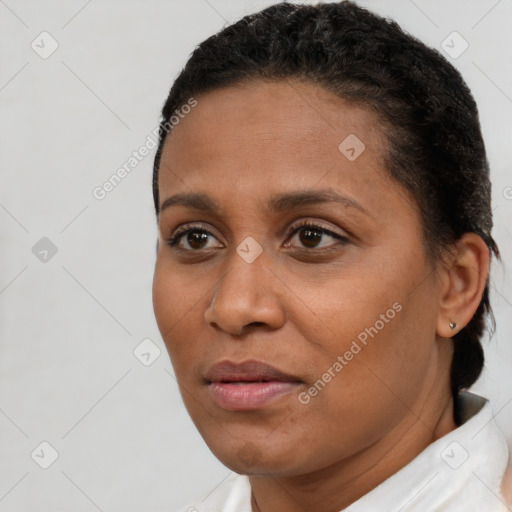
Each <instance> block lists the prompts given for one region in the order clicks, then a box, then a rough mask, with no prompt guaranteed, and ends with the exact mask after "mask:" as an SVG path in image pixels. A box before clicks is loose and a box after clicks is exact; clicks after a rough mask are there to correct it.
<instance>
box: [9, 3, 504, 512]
mask: <svg viewBox="0 0 512 512" xmlns="http://www.w3.org/2000/svg"><path fill="white" fill-rule="evenodd" d="M271 3H272V2H267V1H254V0H253V1H240V0H208V1H207V0H187V1H158V0H145V1H142V0H140V1H135V0H132V1H125V2H121V1H118V2H115V1H113V0H102V1H100V0H92V1H91V0H89V1H82V0H80V1H78V0H73V1H70V0H66V1H64V0H61V1H55V0H54V1H45V2H37V1H35V0H33V1H28V0H5V1H4V0H0V40H1V45H0V63H1V68H0V105H1V112H0V144H1V151H2V160H1V162H2V163H1V166H0V173H1V184H2V185H1V188H0V226H1V230H0V237H1V238H0V243H1V244H2V251H1V264H0V334H1V337H0V350H1V357H0V508H1V510H2V511H4V512H10V511H15V510H16V511H26V512H29V511H30V512H32V511H34V512H35V511H38V512H45V511H52V512H57V511H67V512H69V511H70V510H73V511H76V512H82V511H83V512H86V511H95V510H101V511H104V512H110V511H123V512H135V511H145V512H147V511H162V512H163V511H173V510H176V509H177V508H178V507H179V506H180V505H182V504H184V503H186V502H187V501H189V500H191V499H192V498H195V497H200V496H201V495H203V494H205V493H207V492H208V491H209V490H210V489H211V488H212V487H214V486H216V485H218V483H219V482H220V481H221V480H222V479H223V478H224V477H225V476H226V475H227V474H229V471H228V470H227V469H226V468H224V467H223V466H222V465H221V464H220V463H219V462H218V461H217V460H216V459H215V458H214V457H213V456H212V455H211V454H210V452H209V451H208V449H207V447H206V446H205V444H204V443H203V441H202V439H201V438H200V437H199V435H198V434H197V433H196V430H195V428H194V427H193V424H192V422H191V421H190V419H189V418H188V416H187V414H186V412H185V409H184V407H183V405H182V404H181V400H180V397H179V393H178V390H177V385H176V382H175V380H174V378H173V372H172V368H171V366H170V363H169V360H168V356H167V353H166V352H165V347H164V345H163V343H162V341H161V339H160V336H159V332H158V329H157V326H156V323H155V320H154V317H153V310H152V304H151V282H152V272H153V265H154V259H155V241H156V236H157V231H156V224H155V218H154V213H153V204H152V196H151V170H152V169H151V167H152V162H153V156H154V150H152V151H151V153H150V155H148V156H147V157H146V158H144V159H143V160H142V161H141V162H140V163H138V165H137V166H136V167H135V168H134V169H133V170H132V171H131V172H130V174H128V175H127V176H126V177H125V178H124V180H123V181H122V182H121V183H120V184H119V185H118V186H117V187H116V188H115V189H114V190H112V191H111V192H109V193H108V194H107V195H106V197H105V198H104V199H103V200H98V199H96V198H95V197H94V196H93V193H92V192H93V190H94V188H95V187H97V186H101V184H102V183H104V182H105V181H106V180H107V179H108V178H109V177H110V176H111V175H112V174H113V173H114V172H116V170H117V169H118V168H119V167H120V166H121V165H123V164H124V163H125V162H126V161H127V159H128V158H129V157H130V156H131V154H132V152H133V151H134V150H137V149H138V148H139V147H140V146H141V145H142V144H144V142H145V141H146V138H147V136H148V135H149V134H150V133H151V132H152V130H153V129H154V128H155V126H156V125H157V122H158V118H159V109H160V108H161V105H162V103H163V101H164V99H165V97H166V95H167V92H168V90H169V88H170V85H171V83H172V80H173V78H174V77H175V76H176V74H177V73H178V71H179V70H180V68H181V67H182V66H183V65H184V64H185V61H186V59H187V57H188V55H189V53H190V52H191V51H192V49H193V48H194V46H195V45H196V44H197V43H199V42H200V41H201V40H203V39H204V38H206V37H207V36H209V35H211V34H213V33H214V32H216V31H217V30H219V29H220V28H221V27H222V26H223V25H224V24H225V23H226V22H231V21H234V20H236V19H238V18H239V17H241V16H242V15H244V14H247V13H249V12H254V11H256V10H259V9H260V8H262V7H264V6H267V5H270V4H271ZM359 3H361V4H362V5H366V6H369V7H371V8H373V9H374V10H375V11H376V12H378V13H381V14H384V15H387V16H390V17H392V18H394V19H396V20H397V21H398V22H399V23H400V24H401V25H402V26H403V27H404V28H405V29H406V30H409V31H410V32H412V33H413V34H414V35H416V36H417V37H419V38H420V39H422V40H423V41H425V42H426V43H428V44H429V45H431V46H434V47H436V48H438V49H440V45H441V43H442V41H444V40H445V39H446V38H447V36H449V34H451V33H452V32H453V31H457V32H459V33H460V34H461V35H462V37H463V38H464V39H465V40H466V41H467V42H468V43H469V48H468V49H467V50H466V51H465V52H464V53H463V54H462V55H460V56H459V57H457V58H452V57H449V58H450V59H451V61H452V62H453V63H454V64H455V65H456V67H457V68H458V69H459V70H460V71H461V72H462V74H463V76H464V77H465V79H466V81H467V83H468V85H469V86H470V88H471V90H472V92H473V94H474V96H475V99H476V101H477V103H478V105H479V108H480V113H481V121H482V127H483V132H484V137H485V140H486V144H487V150H488V155H489V159H490V163H491V167H492V180H493V193H494V197H493V207H494V214H495V237H496V239H497V241H498V244H499V246H500V248H501V251H502V255H503V264H499V265H497V266H494V269H493V271H494V278H493V303H494V307H495V312H496V318H497V323H498V328H497V332H496V335H495V336H494V338H493V339H492V341H491V342H490V343H488V342H487V340H486V342H485V346H486V353H487V364H486V369H485V372H484V375H483V377H482V378H481V379H480V381H479V382H478V383H477V385H476V386H475V387H474V389H475V391H477V392H479V393H481V394H484V395H485V396H487V397H489V398H490V399H491V400H492V403H493V407H494V411H495V413H496V421H497V422H498V424H499V425H500V426H501V428H502V430H503V431H504V433H505V434H506V436H507V439H508V441H509V443H511V444H512V421H511V420H512V403H511V401H512V389H511V388H512V386H511V384H512V377H511V371H510V370H511V368H512V344H511V342H510V337H511V336H510V335H511V331H512V294H511V292H510V289H511V277H510V272H509V263H510V261H511V258H512V236H511V228H510V219H511V218H512V216H511V214H512V188H510V187H512V174H511V172H510V162H511V161H512V158H511V157H512V154H511V153H512V143H511V142H512V140H511V126H512V66H511V57H512V50H511V48H512V32H511V31H510V30H509V28H510V23H511V21H512V0H500V1H496V0H473V1H467V0H464V1H462V0H460V1H447V0H442V1H437V0H436V1H432V0H429V1H427V0H415V1H412V0H399V1H390V0H382V1H377V0H374V1H361V2H359ZM43 31H46V32H48V33H49V34H51V38H53V39H54V40H55V41H56V42H57V43H58V48H57V50H56V51H55V52H54V53H53V54H52V55H50V56H47V55H45V54H44V52H49V50H50V49H51V44H52V40H51V39H50V38H49V36H46V35H43V36H40V34H41V32H43ZM33 41H34V45H35V47H36V48H37V52H39V53H37V52H36V51H35V50H34V49H33V48H32V47H31V44H32V42H33ZM53 44H55V43H53ZM457 45H459V43H458V42H454V43H453V44H452V46H455V49H457V48H461V47H460V45H459V46H457ZM441 51H443V50H442V49H441ZM41 54H43V56H45V57H47V58H42V56H41ZM43 237H47V238H48V239H49V240H50V241H51V243H52V244H53V245H54V246H55V247H56V248H57V252H56V254H54V255H52V252H51V247H50V246H49V244H48V241H46V240H43V241H41V242H40V240H41V239H42V238H43ZM38 243H39V245H36V244H38ZM34 246H36V248H35V249H33V247H34ZM44 250H48V251H49V252H48V253H45V252H44ZM34 252H35V253H36V254H34ZM41 258H42V259H43V261H41ZM147 338H149V339H150V340H152V342H151V343H150V342H146V343H147V344H148V345H147V346H146V345H144V346H143V348H144V350H142V349H141V351H142V352H144V353H146V352H148V351H147V347H148V346H149V347H150V351H149V354H150V355H146V356H143V357H141V359H142V360H143V361H144V362H146V363H150V362H151V364H150V365H149V366H145V365H144V364H143V363H142V362H141V361H140V360H139V359H137V358H136V357H135V356H134V353H133V351H134V349H135V348H136V347H137V346H138V345H139V344H140V343H141V341H142V340H144V339H147ZM158 349H160V350H161V355H160V356H159V357H156V355H158V353H157V350H158ZM155 357H156V358H155ZM144 358H145V359H144ZM44 441H46V442H48V443H49V444H50V445H51V446H52V447H53V448H54V449H55V450H56V451H57V452H58V458H57V459H56V460H55V462H53V464H51V466H49V467H48V468H47V469H43V468H42V467H40V466H41V465H45V464H48V463H50V462H51V461H52V459H51V455H52V454H51V449H49V448H48V447H47V446H46V445H42V446H40V443H41V442H44ZM31 454H32V455H31Z"/></svg>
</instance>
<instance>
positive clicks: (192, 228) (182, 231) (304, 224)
mask: <svg viewBox="0 0 512 512" xmlns="http://www.w3.org/2000/svg"><path fill="white" fill-rule="evenodd" d="M305 228H309V229H311V230H312V231H318V232H320V233H322V234H326V235H329V236H331V237H332V238H335V239H337V240H338V241H339V242H340V243H341V244H342V245H345V244H347V243H349V242H350V240H349V239H348V238H347V237H346V236H343V235H340V234H339V233H336V232H334V231H331V230H330V229H327V228H324V227H322V226H320V225H318V224H315V223H313V222H311V221H307V220H306V221H301V222H299V224H295V225H294V226H292V227H291V228H290V229H289V230H288V232H287V234H286V239H287V240H288V239H289V238H291V237H292V236H293V235H295V234H296V233H297V232H299V231H301V230H302V229H305ZM190 232H198V233H205V234H207V235H212V233H210V232H209V231H208V230H206V229H204V227H203V226H201V225H198V224H187V225H185V226H182V227H181V228H178V229H177V231H176V232H175V233H174V234H173V236H172V237H171V238H169V239H167V240H166V242H167V243H168V244H169V245H170V246H171V247H174V246H176V245H177V244H178V242H179V241H180V239H181V238H182V237H183V236H184V235H186V234H188V233H190ZM212 236H213V235H212ZM336 245H337V244H336ZM304 249H309V248H307V247H304ZM329 249H331V247H321V248H313V249H309V250H313V251H314V250H316V251H322V250H329ZM183 250H184V251H191V252H199V251H200V250H201V249H197V250H196V251H194V250H193V249H183Z"/></svg>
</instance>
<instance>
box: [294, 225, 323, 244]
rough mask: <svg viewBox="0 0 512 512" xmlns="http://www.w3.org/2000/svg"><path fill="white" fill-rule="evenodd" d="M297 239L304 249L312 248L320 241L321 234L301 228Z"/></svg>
mask: <svg viewBox="0 0 512 512" xmlns="http://www.w3.org/2000/svg"><path fill="white" fill-rule="evenodd" d="M299 238H300V241H301V243H302V244H303V245H304V246H305V247H309V248H313V247H316V246H317V245H318V244H319V243H320V241H321V240H322V232H321V231H316V230H312V229H309V228H303V229H301V230H300V235H299Z"/></svg>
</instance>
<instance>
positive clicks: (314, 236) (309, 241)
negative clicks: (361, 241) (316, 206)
mask: <svg viewBox="0 0 512 512" xmlns="http://www.w3.org/2000/svg"><path fill="white" fill-rule="evenodd" d="M296 235H297V236H296ZM290 236H292V238H287V241H286V242H285V247H290V245H291V241H292V240H293V239H294V238H295V237H296V238H298V240H299V242H300V244H301V245H302V247H300V248H307V249H331V248H333V247H335V246H338V245H345V244H347V243H349V239H348V238H347V237H346V236H344V235H342V234H341V233H336V232H335V231H333V230H331V229H327V228H325V227H323V226H320V225H318V224H315V223H313V222H311V221H303V222H301V223H299V224H298V225H297V224H296V225H294V226H292V227H291V228H290V230H289V232H288V237H290ZM326 236H327V237H328V238H331V239H334V240H335V242H334V243H331V244H327V245H325V244H324V245H319V244H320V243H321V242H323V240H324V239H325V237H326Z"/></svg>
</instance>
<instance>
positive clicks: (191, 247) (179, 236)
mask: <svg viewBox="0 0 512 512" xmlns="http://www.w3.org/2000/svg"><path fill="white" fill-rule="evenodd" d="M210 240H216V238H215V237H214V236H213V235H212V234H211V233H210V232H209V231H207V230H206V229H204V228H203V227H202V226H191V225H188V226H183V227H182V228H179V229H178V230H177V231H176V232H175V233H174V234H173V236H172V237H171V238H170V239H169V240H167V243H168V244H169V245H170V246H171V247H176V248H177V250H182V251H200V250H202V249H210V248H212V247H215V246H211V245H210V246H208V243H209V242H210Z"/></svg>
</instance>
